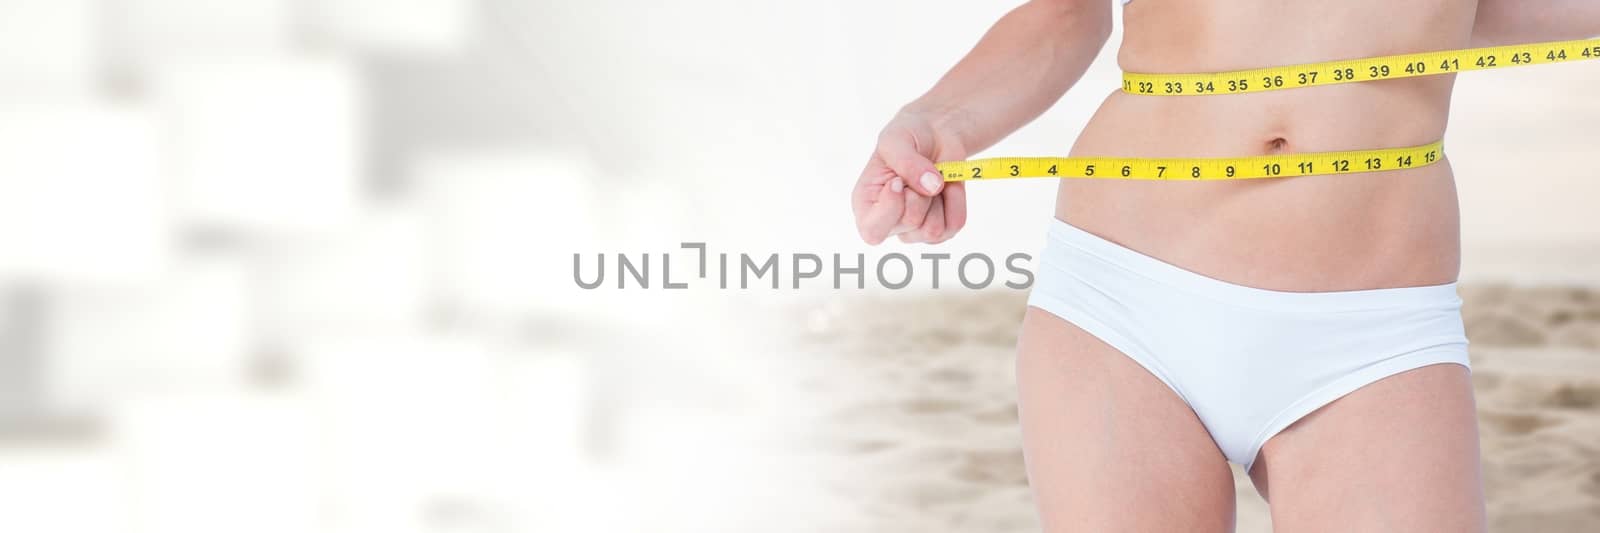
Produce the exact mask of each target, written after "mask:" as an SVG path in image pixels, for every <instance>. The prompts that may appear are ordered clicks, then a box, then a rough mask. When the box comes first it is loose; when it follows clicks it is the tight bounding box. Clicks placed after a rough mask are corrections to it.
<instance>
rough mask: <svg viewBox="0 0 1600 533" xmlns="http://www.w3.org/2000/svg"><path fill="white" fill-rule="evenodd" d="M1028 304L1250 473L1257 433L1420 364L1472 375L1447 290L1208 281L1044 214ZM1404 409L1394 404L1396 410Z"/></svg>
mask: <svg viewBox="0 0 1600 533" xmlns="http://www.w3.org/2000/svg"><path fill="white" fill-rule="evenodd" d="M1028 304H1029V305H1030V306H1033V307H1037V308H1039V309H1043V310H1045V311H1047V312H1049V313H1051V314H1053V315H1055V316H1058V317H1060V318H1061V319H1063V320H1066V321H1067V322H1070V323H1072V324H1074V325H1076V326H1078V327H1079V328H1082V329H1083V330H1085V331H1087V332H1088V333H1090V334H1091V335H1094V336H1095V337H1098V338H1099V339H1100V340H1102V341H1105V342H1106V343H1107V344H1109V345H1111V346H1112V347H1114V348H1116V349H1117V350H1119V351H1121V352H1122V353H1124V354H1126V355H1127V356H1128V357H1129V358H1131V359H1133V360H1134V361H1136V362H1138V363H1139V364H1140V365H1141V366H1143V367H1144V368H1145V369H1146V370H1149V371H1150V373H1151V374H1154V375H1155V376H1156V377H1157V378H1159V379H1161V381H1162V382H1164V383H1166V384H1167V386H1168V387H1171V388H1172V391H1173V392H1175V393H1177V395H1178V396H1179V397H1180V398H1182V399H1183V400H1184V401H1185V402H1187V403H1188V404H1189V406H1190V407H1191V408H1193V409H1194V412H1195V414H1196V415H1199V418H1200V421H1201V422H1202V423H1204V424H1205V427H1206V430H1207V431H1209V432H1210V433H1211V438H1212V439H1213V440H1215V441H1216V443H1217V446H1218V447H1219V448H1220V449H1221V450H1222V453H1223V454H1224V455H1226V456H1227V458H1228V460H1229V461H1230V462H1233V463H1237V464H1240V465H1243V466H1244V467H1245V469H1246V470H1247V471H1248V470H1249V468H1250V467H1251V466H1252V465H1253V464H1254V463H1255V460H1256V455H1257V453H1258V452H1259V451H1260V450H1261V447H1262V445H1264V444H1265V443H1266V442H1267V439H1270V438H1272V436H1273V435H1276V434H1277V433H1278V432H1279V431H1282V430H1283V429H1284V428H1285V427H1288V426H1289V425H1290V424H1292V423H1294V421H1295V420H1298V419H1300V418H1301V417H1303V416H1305V415H1307V414H1310V413H1311V412H1312V411H1315V410H1317V409H1318V408H1320V407H1322V406H1323V405H1326V404H1328V403H1329V402H1332V401H1334V400H1336V399H1338V398H1339V397H1341V396H1344V395H1345V394H1349V393H1350V392H1352V391H1355V390H1356V389H1359V388H1361V387H1362V386H1365V385H1367V384H1369V383H1372V382H1375V381H1378V380H1380V379H1383V378H1385V377H1388V376H1392V375H1394V374H1397V373H1400V372H1404V371H1406V370H1411V369H1415V368H1419V367H1423V366H1427V365H1433V364H1439V363H1454V364H1459V365H1462V366H1466V367H1468V368H1470V366H1469V364H1468V361H1467V337H1466V333H1465V330H1464V328H1463V325H1462V321H1461V298H1460V296H1459V295H1458V294H1457V293H1456V284H1455V283H1449V284H1445V285H1430V286H1423V287H1403V288H1392V289H1369V290H1356V291H1339V292H1284V291H1273V290H1266V289H1257V288H1253V287H1246V286H1243V285H1236V284H1233V283H1229V282H1225V281H1221V280H1217V279H1214V278H1209V277H1206V276H1203V275H1200V274H1197V273H1194V272H1191V271H1188V270H1184V269H1183V268H1180V267H1178V266H1176V265H1172V264H1169V263H1165V262H1162V261H1161V260H1159V259H1156V258H1153V257H1150V256H1147V255H1144V254H1141V253H1139V252H1136V251H1134V250H1131V249H1128V248H1125V247H1123V246H1121V245H1118V244H1116V243H1113V242H1111V241H1108V240H1105V239H1103V238H1100V237H1098V236H1096V235H1094V234H1092V233H1089V232H1087V231H1084V230H1082V229H1079V228H1077V227H1074V226H1072V225H1069V224H1067V223H1065V222H1062V221H1060V220H1053V223H1052V224H1051V226H1050V231H1049V240H1048V243H1047V244H1046V246H1045V250H1044V253H1043V254H1042V255H1041V256H1040V259H1039V268H1038V273H1037V279H1036V281H1035V284H1034V286H1033V292H1032V294H1031V295H1030V297H1029V300H1028ZM1401 407H1403V406H1396V408H1401Z"/></svg>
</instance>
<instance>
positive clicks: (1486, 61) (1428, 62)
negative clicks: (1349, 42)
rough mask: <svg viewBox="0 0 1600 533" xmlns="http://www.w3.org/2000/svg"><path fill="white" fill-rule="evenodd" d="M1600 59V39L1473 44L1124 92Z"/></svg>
mask: <svg viewBox="0 0 1600 533" xmlns="http://www.w3.org/2000/svg"><path fill="white" fill-rule="evenodd" d="M1589 59H1600V39H1585V40H1581V41H1559V42H1553V43H1533V44H1519V45H1512V46H1495V47H1490V48H1469V49H1466V50H1447V51H1443V52H1424V53H1420V54H1403V55H1397V56H1383V57H1370V58H1365V59H1347V60H1343V61H1328V62H1324V63H1311V64H1306V65H1292V66H1287V67H1268V68H1259V69H1251V70H1237V71H1233V72H1215V73H1209V74H1139V73H1133V72H1126V73H1123V74H1122V91H1123V92H1127V93H1132V94H1145V95H1157V96H1169V95H1170V96H1185V95H1187V96H1194V95H1208V94H1243V93H1259V92H1266V91H1278V90H1283V89H1298V88H1302V87H1318V86H1323V85H1338V84H1341V83H1356V82H1362V81H1378V80H1392V79H1400V78H1415V77H1417V76H1434V75H1438V74H1454V73H1456V72H1466V71H1470V70H1488V69H1495V68H1506V67H1520V66H1523V65H1539V64H1543V63H1563V62H1567V61H1584V60H1589Z"/></svg>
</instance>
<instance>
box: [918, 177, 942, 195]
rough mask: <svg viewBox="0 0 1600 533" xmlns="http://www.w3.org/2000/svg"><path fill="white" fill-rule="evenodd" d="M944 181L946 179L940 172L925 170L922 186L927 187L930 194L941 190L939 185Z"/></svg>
mask: <svg viewBox="0 0 1600 533" xmlns="http://www.w3.org/2000/svg"><path fill="white" fill-rule="evenodd" d="M943 183H944V179H943V178H940V177H939V175H938V174H934V173H932V172H924V173H923V174H922V188H923V189H927V191H928V193H929V194H932V193H936V192H939V185H942V184H943Z"/></svg>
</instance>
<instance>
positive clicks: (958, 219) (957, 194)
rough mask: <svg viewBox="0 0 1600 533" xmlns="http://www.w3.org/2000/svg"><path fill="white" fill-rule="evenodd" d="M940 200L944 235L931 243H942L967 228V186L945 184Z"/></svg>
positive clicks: (955, 183) (960, 183)
mask: <svg viewBox="0 0 1600 533" xmlns="http://www.w3.org/2000/svg"><path fill="white" fill-rule="evenodd" d="M940 198H941V199H942V200H943V203H944V235H943V237H942V238H940V239H938V240H935V241H933V242H944V241H945V240H948V239H949V238H951V237H954V236H955V235H956V232H958V231H961V228H964V227H966V226H967V184H966V183H964V182H959V181H958V182H954V183H946V184H945V187H944V194H943V195H940Z"/></svg>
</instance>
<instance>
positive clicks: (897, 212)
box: [856, 178, 906, 245]
mask: <svg viewBox="0 0 1600 533" xmlns="http://www.w3.org/2000/svg"><path fill="white" fill-rule="evenodd" d="M858 209H859V211H858V213H859V215H857V217H856V230H857V231H859V232H860V233H861V240H863V241H866V243H867V244H872V245H876V244H878V243H881V242H883V240H884V239H887V238H889V233H890V231H892V230H894V229H895V226H896V225H899V223H900V219H901V217H903V216H904V215H905V209H906V200H905V184H904V183H903V182H901V181H900V179H899V178H890V179H889V181H888V182H887V183H885V184H884V185H883V186H882V187H879V188H878V193H877V197H876V198H875V199H872V203H871V204H868V205H865V206H861V207H859V208H858Z"/></svg>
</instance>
